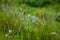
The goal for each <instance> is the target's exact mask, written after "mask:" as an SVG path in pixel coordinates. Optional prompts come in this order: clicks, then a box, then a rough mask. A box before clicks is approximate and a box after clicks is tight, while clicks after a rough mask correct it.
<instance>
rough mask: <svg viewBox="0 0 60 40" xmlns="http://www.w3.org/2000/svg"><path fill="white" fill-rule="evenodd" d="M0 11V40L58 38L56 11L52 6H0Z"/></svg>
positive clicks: (59, 24) (59, 25) (58, 26)
mask: <svg viewBox="0 0 60 40" xmlns="http://www.w3.org/2000/svg"><path fill="white" fill-rule="evenodd" d="M2 10H3V11H0V40H60V23H59V22H57V21H56V20H55V17H56V14H57V13H58V12H57V11H56V9H55V8H54V7H53V6H50V7H43V8H33V7H29V6H25V5H21V6H20V7H8V8H4V7H3V8H2Z"/></svg>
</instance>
